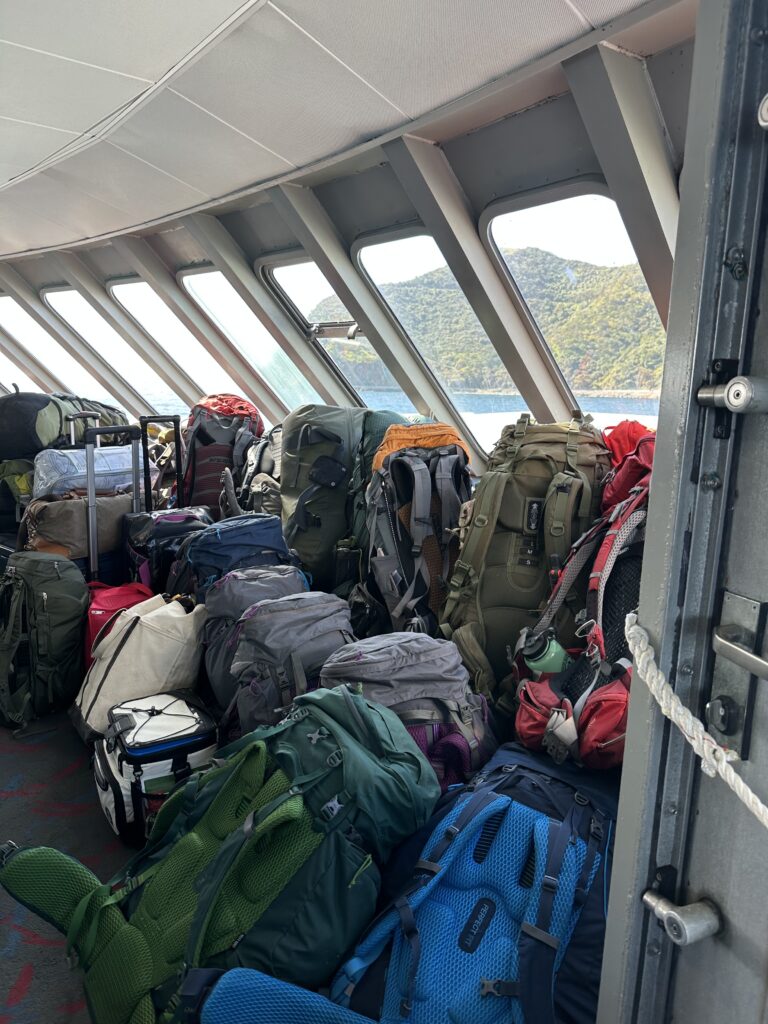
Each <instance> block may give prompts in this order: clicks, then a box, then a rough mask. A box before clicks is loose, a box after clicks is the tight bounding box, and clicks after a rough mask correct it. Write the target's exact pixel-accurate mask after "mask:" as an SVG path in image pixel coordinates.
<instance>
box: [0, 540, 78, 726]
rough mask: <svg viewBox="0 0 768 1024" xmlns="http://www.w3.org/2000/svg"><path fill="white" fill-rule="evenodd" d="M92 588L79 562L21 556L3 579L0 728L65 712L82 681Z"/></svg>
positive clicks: (13, 557)
mask: <svg viewBox="0 0 768 1024" xmlns="http://www.w3.org/2000/svg"><path fill="white" fill-rule="evenodd" d="M87 611H88V587H87V586H86V583H85V580H84V579H83V574H82V573H81V572H80V570H79V569H78V568H77V566H76V565H75V563H74V562H71V561H69V559H67V558H62V557H61V555H50V554H46V553H44V552H41V551H16V552H14V553H13V554H12V555H11V556H10V558H9V559H8V566H7V568H6V570H5V572H4V573H3V576H2V578H0V725H6V726H9V727H11V728H18V727H20V726H23V725H26V724H27V722H29V721H31V719H33V718H36V717H38V716H39V715H44V714H47V713H48V712H50V711H54V710H56V709H58V708H64V707H66V706H67V705H68V704H71V702H72V701H73V700H74V698H75V697H76V696H77V691H78V690H79V689H80V684H81V683H82V681H83V672H84V667H83V637H84V629H85V616H86V612H87Z"/></svg>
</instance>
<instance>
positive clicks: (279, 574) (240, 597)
mask: <svg viewBox="0 0 768 1024" xmlns="http://www.w3.org/2000/svg"><path fill="white" fill-rule="evenodd" d="M306 590H309V584H308V583H307V577H306V576H305V575H304V573H303V572H302V571H301V569H297V568H296V567H295V566H293V565H265V566H258V567H254V568H249V569H233V570H232V572H228V573H227V574H226V576H222V577H221V579H219V580H216V582H215V583H213V584H212V586H211V588H210V590H209V591H208V593H207V594H206V596H205V607H206V608H207V610H208V616H209V617H215V618H226V619H239V618H240V616H241V615H243V614H244V613H245V612H246V611H247V610H248V609H249V608H250V607H251V606H252V605H254V604H257V603H258V602H259V601H266V600H271V599H275V598H280V597H287V596H289V595H291V594H300V593H302V591H306Z"/></svg>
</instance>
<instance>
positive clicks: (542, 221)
mask: <svg viewBox="0 0 768 1024" xmlns="http://www.w3.org/2000/svg"><path fill="white" fill-rule="evenodd" d="M490 230H491V237H492V239H493V242H494V244H495V245H496V248H497V249H498V250H499V252H500V254H501V256H502V258H503V259H504V262H505V263H506V265H507V267H508V268H509V272H510V274H511V275H512V278H513V279H514V282H515V284H516V286H517V288H518V290H519V291H520V294H521V295H522V297H523V299H524V300H525V302H526V304H527V306H528V308H529V310H530V311H531V314H532V315H533V317H534V319H535V320H536V323H537V324H538V326H539V329H540V331H541V333H542V335H543V336H544V338H545V340H546V342H547V344H548V345H549V347H550V349H551V350H552V354H553V355H554V357H555V359H556V360H557V362H558V364H559V366H560V369H561V370H562V372H563V374H564V376H565V378H566V380H567V381H568V383H569V384H570V386H571V388H572V390H573V392H574V394H575V395H576V397H577V399H578V400H579V404H580V405H581V407H582V409H584V411H585V412H589V413H591V414H592V415H593V417H594V418H595V421H596V423H597V425H598V426H607V425H609V424H611V423H615V422H616V421H617V420H618V419H623V418H625V417H629V418H632V419H637V420H640V421H641V422H643V423H646V424H647V425H649V426H656V420H657V418H658V412H659V389H660V386H661V370H662V364H663V359H664V344H665V333H664V328H663V327H662V325H661V322H660V320H659V317H658V314H657V312H656V308H655V306H654V305H653V301H652V300H651V297H650V295H649V293H648V287H647V285H646V283H645V279H644V278H643V275H642V273H641V271H640V267H639V266H638V263H637V257H636V256H635V253H634V251H633V249H632V244H631V242H630V241H629V238H628V236H627V232H626V230H625V228H624V225H623V223H622V220H621V217H620V216H619V212H618V210H617V208H616V204H615V203H614V202H613V200H612V199H607V198H606V197H604V196H597V195H587V196H574V197H571V198H569V199H559V200H556V201H554V202H551V203H546V204H545V205H542V206H536V207H533V208H529V209H526V210H517V211H513V212H511V213H503V214H500V215H499V216H497V217H494V218H493V220H492V221H491V224H490Z"/></svg>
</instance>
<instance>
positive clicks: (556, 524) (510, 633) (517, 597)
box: [441, 414, 611, 714]
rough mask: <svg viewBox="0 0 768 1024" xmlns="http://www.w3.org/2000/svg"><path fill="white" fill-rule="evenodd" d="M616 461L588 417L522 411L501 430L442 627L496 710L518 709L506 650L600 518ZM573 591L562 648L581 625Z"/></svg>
mask: <svg viewBox="0 0 768 1024" xmlns="http://www.w3.org/2000/svg"><path fill="white" fill-rule="evenodd" d="M610 468H611V457H610V452H609V451H608V449H607V447H606V446H605V444H604V443H603V437H602V434H601V433H600V431H599V430H598V429H597V428H596V427H593V426H591V425H590V423H589V420H588V419H587V420H582V419H573V420H571V422H570V423H533V422H532V421H531V418H530V416H529V415H528V414H524V415H523V416H521V417H520V419H519V420H518V422H517V423H516V424H515V425H514V426H508V427H505V428H504V430H503V431H502V435H501V438H500V440H499V442H498V443H497V445H496V447H495V448H494V449H493V451H492V453H491V456H490V459H489V461H488V471H487V472H486V473H485V475H484V476H483V477H482V479H481V480H480V483H479V484H478V486H477V489H476V491H475V494H474V498H473V500H472V501H471V502H469V503H468V504H467V505H466V506H465V507H464V509H463V514H462V519H461V522H460V531H461V532H460V536H461V549H460V552H459V557H458V560H457V562H456V565H455V568H454V572H453V576H452V577H451V582H450V585H449V590H448V597H447V599H446V603H445V606H444V608H443V613H442V617H441V622H442V626H441V631H442V633H443V635H444V636H446V637H448V638H450V639H451V640H453V641H454V642H455V643H456V645H457V646H458V648H459V650H460V651H461V655H462V658H463V659H464V663H465V665H466V666H467V668H468V669H469V671H470V673H471V675H472V677H473V680H474V686H475V689H476V690H477V691H478V692H480V693H483V694H485V695H486V696H487V697H489V698H491V699H493V700H494V701H495V703H496V707H497V709H498V710H500V711H503V712H505V713H507V714H511V713H512V712H513V708H512V706H511V704H510V703H509V696H508V695H507V694H506V693H505V688H504V687H502V686H500V684H501V683H502V681H503V680H504V679H505V677H506V676H508V675H509V672H510V668H511V665H510V652H511V651H513V650H514V648H515V643H516V641H517V638H518V636H519V634H520V631H521V630H522V629H523V628H524V627H526V626H531V625H533V624H534V623H535V622H536V619H537V609H539V608H540V607H541V606H542V605H543V603H544V602H545V601H546V599H547V597H548V595H549V592H550V589H551V580H552V579H554V578H555V577H556V574H557V571H558V570H559V568H560V566H561V565H562V564H563V562H564V561H565V558H566V556H567V554H568V552H569V551H570V548H571V545H572V544H573V542H574V541H575V540H576V539H577V538H578V537H580V536H581V534H582V533H584V531H585V530H586V529H587V528H588V527H589V526H590V525H591V523H592V522H593V521H594V519H595V518H596V517H597V516H598V515H599V512H600V493H601V489H602V482H603V480H604V478H605V476H606V474H607V473H608V472H609V470H610ZM574 590H575V591H576V590H578V588H574ZM573 597H574V599H573V600H572V602H571V604H570V605H566V606H564V607H563V609H562V610H561V621H559V622H558V635H559V636H560V637H561V638H563V642H564V643H565V644H566V646H567V642H568V639H569V637H571V638H572V637H573V632H574V629H575V624H574V619H573V613H572V607H582V606H583V600H582V601H580V600H579V596H578V594H577V593H574V595H573ZM582 597H583V593H582Z"/></svg>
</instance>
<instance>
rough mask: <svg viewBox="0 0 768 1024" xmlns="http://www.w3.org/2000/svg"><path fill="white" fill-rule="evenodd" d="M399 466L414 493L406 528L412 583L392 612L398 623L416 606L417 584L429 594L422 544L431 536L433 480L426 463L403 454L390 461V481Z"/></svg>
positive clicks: (394, 619)
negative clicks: (409, 545)
mask: <svg viewBox="0 0 768 1024" xmlns="http://www.w3.org/2000/svg"><path fill="white" fill-rule="evenodd" d="M398 463H402V464H403V465H404V466H406V467H407V469H408V471H409V472H410V474H411V477H412V480H413V491H412V497H411V518H410V523H409V527H408V532H409V533H410V535H411V542H412V545H413V547H412V549H411V555H412V557H413V579H412V580H411V582H410V584H409V586H408V588H407V590H406V592H405V593H404V594H403V595H402V597H401V598H400V600H399V601H398V603H397V605H396V606H395V607H394V609H393V610H392V613H391V614H392V619H393V621H397V620H398V619H399V618H400V617H401V616H403V615H404V614H405V613H406V611H410V610H411V609H412V608H413V607H414V605H415V604H417V603H418V600H419V598H417V597H414V595H415V594H416V588H417V586H418V583H419V580H421V582H422V584H423V586H424V587H425V589H426V590H429V583H430V579H429V572H428V570H427V560H426V558H425V557H424V550H423V549H424V541H425V540H426V539H427V537H429V536H430V535H431V534H433V532H434V531H433V528H432V515H431V510H432V477H431V475H430V472H429V467H428V466H427V465H426V463H425V462H424V461H423V460H422V459H420V458H418V457H416V456H414V455H407V454H402V455H398V456H397V457H396V458H394V459H393V458H390V463H389V470H390V478H391V479H393V477H392V473H393V470H394V466H395V465H396V464H398Z"/></svg>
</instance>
